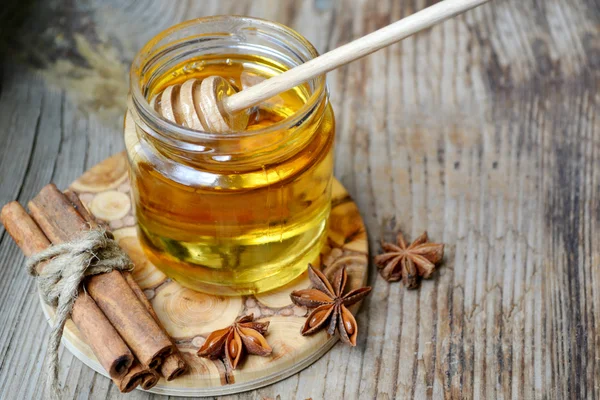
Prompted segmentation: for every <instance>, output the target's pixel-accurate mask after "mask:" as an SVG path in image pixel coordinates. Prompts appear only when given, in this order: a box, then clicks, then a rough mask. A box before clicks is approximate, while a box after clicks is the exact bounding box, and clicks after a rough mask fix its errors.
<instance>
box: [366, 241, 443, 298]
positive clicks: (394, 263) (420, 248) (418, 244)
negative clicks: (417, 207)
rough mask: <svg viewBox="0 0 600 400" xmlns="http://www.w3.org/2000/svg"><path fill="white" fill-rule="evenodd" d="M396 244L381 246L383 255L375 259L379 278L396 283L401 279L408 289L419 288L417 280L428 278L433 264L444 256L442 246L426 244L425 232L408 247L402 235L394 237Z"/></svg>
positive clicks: (433, 267)
mask: <svg viewBox="0 0 600 400" xmlns="http://www.w3.org/2000/svg"><path fill="white" fill-rule="evenodd" d="M396 242H397V244H393V243H385V242H383V243H382V244H381V247H382V248H383V250H384V253H383V254H380V255H378V256H376V257H375V260H374V261H375V264H377V266H378V267H379V268H380V273H381V276H383V278H384V279H385V280H386V281H398V280H400V279H401V278H402V280H403V282H404V285H405V286H406V287H407V288H408V289H416V288H417V287H418V286H419V282H418V281H417V278H418V277H419V276H421V277H423V278H429V277H430V276H431V274H432V272H433V270H434V269H435V264H437V263H438V262H440V261H441V259H442V257H443V256H444V245H443V244H441V243H428V242H427V232H424V233H423V234H422V235H421V236H419V237H418V238H417V239H416V240H415V241H414V242H412V243H411V244H410V246H407V245H406V242H405V241H404V236H402V233H398V236H397V237H396Z"/></svg>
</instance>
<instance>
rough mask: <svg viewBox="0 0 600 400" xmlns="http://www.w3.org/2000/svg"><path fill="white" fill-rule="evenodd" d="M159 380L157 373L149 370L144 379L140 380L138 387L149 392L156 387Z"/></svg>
mask: <svg viewBox="0 0 600 400" xmlns="http://www.w3.org/2000/svg"><path fill="white" fill-rule="evenodd" d="M159 379H160V375H158V372H156V371H155V370H153V369H151V370H149V373H148V374H146V375H144V377H143V378H142V383H141V384H140V386H141V387H142V389H144V390H150V389H152V388H153V387H154V386H156V384H157V383H158V380H159Z"/></svg>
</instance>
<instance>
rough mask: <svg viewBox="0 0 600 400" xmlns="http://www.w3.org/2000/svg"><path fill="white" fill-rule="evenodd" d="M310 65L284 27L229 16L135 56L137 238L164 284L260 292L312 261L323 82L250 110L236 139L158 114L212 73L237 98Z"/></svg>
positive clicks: (322, 220)
mask: <svg viewBox="0 0 600 400" xmlns="http://www.w3.org/2000/svg"><path fill="white" fill-rule="evenodd" d="M316 55H317V53H316V51H315V49H314V48H313V47H312V46H311V45H310V44H309V43H308V42H307V41H306V40H305V39H304V38H303V37H301V36H300V35H299V34H297V33H295V32H294V31H292V30H291V29H289V28H286V27H284V26H282V25H278V24H275V23H272V22H267V21H263V20H257V19H252V18H246V17H228V16H227V17H211V18H206V19H199V20H194V21H190V22H186V23H183V24H181V25H178V26H176V27H174V28H171V29H170V30H168V31H166V32H165V33H163V34H160V35H158V36H157V37H156V38H155V39H153V40H151V41H150V42H149V43H148V44H147V45H146V46H145V47H144V48H143V49H142V50H141V51H140V53H139V54H138V56H137V57H136V59H135V61H134V63H133V66H132V70H131V96H130V102H129V110H128V113H127V115H126V118H125V142H126V147H127V152H128V157H129V163H130V175H131V181H132V189H133V190H132V192H133V196H134V199H133V200H134V203H135V209H136V216H137V221H138V229H139V232H138V234H139V237H140V240H141V242H142V246H143V247H144V250H145V252H146V253H147V255H148V257H149V259H150V260H151V261H152V262H153V264H154V265H156V266H157V267H158V268H159V269H161V270H162V271H163V272H164V273H165V274H166V275H168V276H169V277H171V278H173V279H175V280H176V281H177V282H179V283H181V284H182V285H184V286H187V287H189V288H192V289H195V290H199V291H203V292H209V293H214V294H223V295H234V294H248V293H258V292H263V291H267V290H270V289H273V288H276V287H279V286H281V285H284V284H286V283H288V282H289V281H291V280H293V279H294V278H295V277H297V276H298V275H300V274H301V273H302V272H304V271H305V270H306V268H307V265H308V263H309V262H312V261H314V260H315V259H316V258H317V257H318V256H319V253H320V250H321V248H322V246H323V243H324V241H325V237H326V229H327V219H328V216H329V211H330V200H331V184H332V174H333V152H332V145H333V140H334V117H333V112H332V109H331V106H330V105H329V103H328V99H327V93H326V89H325V85H324V78H323V77H319V78H317V79H315V80H313V81H310V82H307V83H306V84H304V85H300V86H297V87H295V88H293V89H291V90H288V91H286V92H284V93H281V94H280V95H278V96H275V97H273V98H271V99H269V100H267V101H265V102H263V103H260V104H258V105H257V106H256V107H254V108H252V109H250V110H247V111H246V112H248V114H249V123H248V126H247V127H246V128H245V129H243V130H240V131H234V132H227V133H220V134H216V133H211V132H202V131H200V130H196V129H192V128H191V127H190V126H189V124H188V123H186V121H185V119H184V118H181V117H180V116H177V115H163V114H165V113H161V110H162V109H163V108H164V107H163V106H164V104H161V101H164V100H163V99H165V96H166V95H165V91H166V90H169V92H168V99H173V101H174V102H177V101H180V100H181V99H180V98H179V97H178V96H179V91H180V90H181V87H182V85H184V84H185V82H189V81H190V79H195V80H196V81H198V82H201V81H202V79H204V78H207V77H209V76H215V75H216V76H220V77H223V78H225V79H226V80H227V81H228V82H229V83H230V84H231V85H232V86H233V87H234V88H235V89H236V90H243V89H244V88H246V87H248V86H251V85H253V84H255V83H257V82H260V81H262V80H264V79H268V78H269V77H272V76H275V75H277V74H280V73H282V72H283V71H285V70H287V69H289V68H292V67H294V66H295V65H298V64H301V63H303V62H305V61H307V60H309V59H311V58H313V57H315V56H316ZM181 101H182V100H181ZM167 114H168V113H167Z"/></svg>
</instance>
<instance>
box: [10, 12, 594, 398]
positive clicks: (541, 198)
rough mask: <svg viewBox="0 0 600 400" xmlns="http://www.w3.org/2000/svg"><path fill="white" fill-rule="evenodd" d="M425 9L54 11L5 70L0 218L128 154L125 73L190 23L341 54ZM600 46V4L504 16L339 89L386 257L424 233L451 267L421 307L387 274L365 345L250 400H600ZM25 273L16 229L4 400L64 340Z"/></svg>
mask: <svg viewBox="0 0 600 400" xmlns="http://www.w3.org/2000/svg"><path fill="white" fill-rule="evenodd" d="M430 3H432V1H425V0H414V1H408V0H406V1H392V0H384V1H378V2H369V1H365V0H355V1H352V0H338V1H335V0H315V1H304V2H297V1H296V2H295V1H292V0H285V1H269V0H259V1H234V0H228V1H212V0H211V1H202V2H183V1H179V2H164V1H158V0H144V1H128V2H121V1H115V0H109V1H105V2H91V3H90V2H67V3H64V2H60V1H58V0H52V1H49V2H44V3H43V4H41V3H40V5H39V7H33V8H32V9H31V10H30V12H31V14H30V15H29V17H28V18H25V20H24V21H25V22H24V29H26V30H27V31H28V32H29V33H28V34H27V35H22V36H20V37H15V38H14V39H11V41H10V42H9V44H10V46H9V48H10V49H12V50H13V53H11V54H12V55H13V56H11V57H10V58H5V60H4V62H3V67H2V79H1V82H0V127H1V128H2V129H1V130H0V138H1V139H2V141H1V142H2V144H3V146H2V147H0V183H1V184H0V202H1V203H5V202H6V201H8V200H11V199H14V198H19V199H20V200H21V201H25V200H27V199H29V198H31V197H32V196H33V194H34V193H35V192H36V191H37V190H39V188H40V187H41V186H43V184H45V183H47V182H49V181H51V180H54V181H56V182H57V183H58V184H59V186H63V187H64V186H66V185H67V184H68V183H69V182H70V181H71V180H73V179H74V178H75V177H77V176H78V175H79V174H81V172H82V171H83V170H85V169H86V168H88V167H90V166H91V165H93V164H95V163H97V162H98V161H100V160H102V159H103V158H106V157H107V156H108V155H110V154H112V153H114V152H116V151H118V150H120V149H122V141H121V139H120V136H121V132H120V129H119V126H120V117H121V115H122V110H123V107H124V98H123V96H124V95H123V93H126V91H127V89H126V72H127V65H128V63H129V62H130V61H131V59H132V58H133V55H134V54H135V51H136V50H137V49H138V48H139V47H140V46H141V45H142V44H143V43H144V42H145V41H146V40H148V39H149V38H150V37H152V36H153V35H154V34H156V33H157V32H159V31H161V30H163V29H165V28H167V27H168V26H171V25H172V24H174V23H176V22H179V21H182V20H186V19H191V18H195V17H199V16H202V15H210V14H249V15H255V16H259V17H264V18H268V19H272V20H276V21H279V22H282V23H285V24H288V25H290V26H292V27H294V28H296V29H297V30H298V31H299V32H301V33H303V34H305V35H306V36H307V37H308V38H309V39H310V40H311V41H313V42H314V43H315V45H316V47H317V48H318V49H319V50H321V51H325V50H326V49H329V48H333V47H336V46H339V45H341V44H343V43H346V42H348V41H350V40H352V39H353V38H356V37H358V36H360V35H362V34H365V33H367V32H370V31H372V30H373V29H376V28H377V27H380V26H383V25H385V24H386V23H388V22H390V21H392V20H396V19H399V18H401V17H402V16H405V15H409V14H411V13H413V12H414V11H416V10H418V9H421V8H423V7H425V6H427V5H428V4H430ZM2 18H6V16H5V14H2ZM15 18H16V17H15ZM48 27H52V29H50V30H48ZM57 37H60V38H61V39H60V40H58V41H57V40H56V38H57ZM598 43H600V6H599V5H598V2H597V1H594V0H584V1H578V2H564V1H560V0H546V1H541V0H534V1H528V2H525V1H518V0H496V1H494V2H493V3H492V4H488V5H486V6H483V7H481V8H479V9H477V10H473V11H471V12H469V13H468V14H466V15H464V16H460V17H458V18H456V19H454V20H451V21H447V22H446V23H444V24H443V25H440V26H437V27H434V28H432V29H431V30H429V31H427V32H424V33H422V34H420V35H418V36H416V37H413V38H409V39H407V40H405V41H403V42H402V43H401V44H398V45H395V46H392V47H390V48H389V49H386V50H384V51H382V52H379V53H377V54H375V55H373V56H372V57H370V58H368V59H365V60H361V61H358V62H356V63H353V64H351V65H348V66H346V67H344V68H341V69H339V70H337V71H334V72H332V73H331V74H329V76H328V83H329V87H330V90H331V101H332V104H333V106H334V109H335V111H336V114H337V144H336V157H337V159H336V166H335V167H336V169H335V171H336V176H337V177H338V179H340V180H341V181H342V182H343V184H344V185H345V186H346V188H348V190H349V192H350V193H351V194H352V195H353V197H354V198H355V199H356V201H357V203H358V204H359V206H360V209H361V212H362V215H363V217H364V219H365V221H366V223H367V225H368V228H369V234H370V244H371V248H372V250H373V251H377V250H378V246H379V244H378V242H379V240H380V239H381V238H385V239H388V240H389V239H391V238H392V237H393V233H394V232H395V231H396V230H397V229H402V230H403V231H404V232H405V233H406V234H407V236H409V237H411V238H414V237H415V236H416V235H418V234H420V233H421V231H423V230H428V231H429V234H430V236H431V237H432V238H433V239H434V240H436V241H443V242H445V243H448V247H447V255H446V262H445V263H444V265H443V267H441V268H440V269H439V272H438V273H436V275H435V277H434V280H432V281H429V282H425V283H424V284H423V285H422V287H421V289H420V290H419V291H406V290H405V289H404V288H403V287H402V286H401V285H400V284H387V283H385V282H384V281H383V280H382V279H381V278H380V277H379V276H378V274H377V272H376V271H375V269H374V268H373V270H372V271H371V275H370V284H371V285H372V286H373V287H374V292H373V294H372V296H371V297H370V298H369V300H368V301H367V302H365V304H364V306H363V311H362V312H361V314H360V316H359V325H360V326H359V329H361V331H362V333H363V334H364V335H363V336H362V338H361V339H360V343H359V345H358V346H357V348H355V349H348V348H345V347H342V346H336V347H335V348H334V349H333V350H332V351H330V352H329V353H328V354H327V355H326V356H324V357H323V358H322V359H321V360H319V361H318V362H317V363H315V364H314V365H313V366H311V367H309V368H307V369H306V370H305V371H303V372H301V373H300V374H298V375H296V376H293V377H290V378H289V379H287V380H285V381H283V382H279V383H277V384H274V385H272V386H269V387H267V388H264V389H260V390H257V391H253V392H250V393H246V394H243V395H241V396H240V397H239V398H241V399H255V398H275V397H276V396H277V395H280V396H281V398H299V399H302V398H307V397H312V398H314V399H320V398H331V399H334V398H345V399H353V398H382V399H385V398H394V397H396V398H407V397H408V398H419V399H420V398H488V399H494V398H515V399H517V398H526V399H529V398H590V399H598V398H600V385H599V384H598V378H597V377H598V372H599V369H598V368H599V367H598V361H597V360H598V359H599V358H600V346H599V344H600V343H598V340H599V339H598V338H600V331H599V328H598V326H597V321H598V320H600V291H599V290H598V288H599V287H600V286H599V285H600V282H599V279H600V277H599V273H598V268H597V267H598V263H599V260H600V245H599V244H598V241H597V240H595V239H596V238H597V237H598V236H599V235H600V224H599V222H598V221H600V198H599V195H598V193H599V189H600V165H599V164H598V162H597V158H598V154H600V139H599V138H600V122H599V120H598V115H600V107H599V98H598V91H599V87H600V79H599V78H600V77H599V71H600V69H599V67H600V46H599V45H598ZM24 44H30V46H25V45H24ZM14 60H18V61H14ZM36 71H37V72H36ZM85 88H88V89H89V90H84V89H85ZM104 89H106V90H104ZM22 262H23V259H22V256H21V255H20V254H19V252H18V250H17V249H16V247H15V246H14V245H13V244H12V243H11V241H10V240H9V239H8V238H7V237H6V235H4V233H3V230H0V271H1V272H2V279H0V398H7V399H10V398H40V397H41V395H42V393H41V390H40V387H41V385H42V380H43V376H44V375H43V371H42V355H43V354H44V352H45V340H46V334H47V331H48V329H47V327H46V323H45V320H44V318H43V316H42V313H41V311H40V310H39V308H38V306H37V297H36V295H35V290H34V285H33V283H32V281H31V279H30V278H29V277H27V276H26V274H25V272H24V271H23V269H22ZM61 364H62V370H61V371H62V375H61V379H62V381H63V383H66V389H65V390H66V393H67V394H68V396H70V398H92V399H105V398H108V399H118V398H129V399H131V398H139V399H147V398H157V399H158V398H162V397H160V396H154V395H148V394H145V393H142V392H136V393H133V394H130V395H128V396H127V397H125V396H122V395H120V394H119V393H118V391H116V389H115V388H114V387H113V385H111V384H110V383H109V381H108V380H106V379H104V378H103V377H101V376H99V375H97V374H94V373H92V372H91V371H90V370H89V369H88V368H87V367H85V366H84V365H83V364H81V363H80V362H79V361H78V360H76V359H74V358H73V357H72V356H71V355H70V354H68V352H63V354H62V357H61ZM15 396H17V397H15ZM228 398H236V397H234V396H229V397H228Z"/></svg>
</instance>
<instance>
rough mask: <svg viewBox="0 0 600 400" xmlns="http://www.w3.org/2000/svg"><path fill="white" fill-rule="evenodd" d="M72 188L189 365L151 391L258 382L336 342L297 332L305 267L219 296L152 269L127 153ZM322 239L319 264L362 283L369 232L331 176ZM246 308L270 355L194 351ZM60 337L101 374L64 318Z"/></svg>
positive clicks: (223, 388) (221, 389)
mask: <svg viewBox="0 0 600 400" xmlns="http://www.w3.org/2000/svg"><path fill="white" fill-rule="evenodd" d="M70 189H71V190H73V191H75V192H77V193H78V194H79V196H80V198H81V200H82V202H83V203H84V204H85V205H86V207H87V208H88V209H89V211H91V212H92V214H94V216H96V217H97V218H98V219H100V220H103V221H105V222H106V223H107V224H108V225H109V226H110V228H111V229H112V231H113V234H114V235H115V239H116V240H117V241H118V242H119V244H120V245H121V247H123V249H124V250H125V251H126V252H127V253H128V254H129V255H130V257H131V258H132V259H133V261H134V262H135V270H134V271H133V276H134V278H135V280H136V281H137V282H138V284H139V285H140V287H141V288H142V289H143V290H144V293H145V294H146V296H148V298H149V299H150V301H151V302H152V305H153V306H154V309H155V311H156V313H157V314H158V316H159V318H160V320H161V322H162V323H163V325H164V326H165V328H166V329H167V331H168V333H169V335H171V337H173V338H174V339H175V341H176V343H177V346H178V347H179V349H180V350H181V352H182V354H183V356H184V357H185V359H186V361H187V362H188V363H189V365H190V367H191V372H189V373H187V374H186V375H184V376H182V377H180V378H177V379H175V380H173V381H171V382H166V381H165V380H164V379H161V381H160V382H159V383H158V384H157V385H156V386H155V387H154V388H152V389H151V390H150V392H153V393H159V394H164V395H170V396H189V397H201V396H216V395H226V394H233V393H238V392H243V391H246V390H251V389H256V388H259V387H262V386H265V385H268V384H271V383H274V382H277V381H279V380H281V379H284V378H286V377H288V376H290V375H293V374H295V373H296V372H298V371H300V370H302V369H303V368H306V367H307V366H309V365H310V364H312V363H313V362H315V361H316V360H317V359H318V358H319V357H321V356H322V355H323V354H325V353H326V352H327V351H328V350H329V349H330V348H331V347H332V346H333V345H334V344H335V342H336V341H337V337H332V338H328V337H327V334H326V333H325V332H323V331H322V332H319V333H317V334H315V335H312V336H302V335H300V329H301V327H302V325H303V324H304V321H305V317H306V315H307V314H308V312H307V309H306V308H304V307H299V306H295V305H294V304H292V302H291V300H290V293H291V292H292V291H293V290H296V289H304V288H308V287H310V282H309V280H308V278H307V274H306V273H304V274H303V275H301V276H300V277H299V278H297V279H296V280H294V281H293V282H291V283H289V284H287V285H285V286H284V287H282V288H280V289H277V290H274V291H271V292H267V293H263V294H258V295H251V296H237V297H221V296H214V295H209V294H203V293H198V292H195V291H192V290H190V289H186V288H184V287H182V286H180V285H179V284H177V283H176V282H174V281H172V280H170V279H169V278H167V277H166V276H165V275H164V274H163V273H162V272H161V271H159V270H158V269H156V267H154V266H153V265H152V264H151V263H150V262H149V261H148V260H147V259H146V257H145V255H144V252H143V251H142V248H141V246H140V243H139V242H138V238H137V233H136V226H135V225H136V222H135V215H134V214H133V213H134V209H133V207H132V203H131V196H130V185H129V179H128V171H127V159H126V156H125V154H123V153H120V154H117V155H115V156H113V157H111V158H109V159H107V160H105V161H103V162H102V163H100V164H98V165H96V166H95V167H93V168H91V169H90V170H89V171H87V172H86V173H84V174H83V175H82V176H81V177H80V178H79V179H77V180H76V181H75V182H73V184H72V185H71V187H70ZM328 238H329V240H328V245H327V246H326V247H325V248H324V249H323V251H322V253H321V256H320V260H317V263H320V267H321V268H322V271H323V272H324V273H325V274H326V275H327V276H328V277H329V278H331V277H332V276H333V274H334V273H335V272H336V271H337V270H338V269H339V268H341V267H342V266H344V265H345V266H346V267H347V270H348V274H349V281H348V290H350V289H354V288H357V287H361V286H364V284H365V283H366V280H367V275H368V274H367V267H368V264H369V262H368V242H367V233H366V231H365V227H364V224H363V222H362V219H361V217H360V214H359V211H358V208H357V207H356V204H354V202H353V201H352V199H351V198H350V196H349V195H348V193H347V192H346V190H345V189H344V188H343V186H342V185H341V184H340V183H339V182H338V181H337V180H336V181H335V182H334V184H333V197H332V210H331V217H330V223H329V233H328ZM42 305H43V308H44V313H45V314H46V317H47V318H48V319H49V321H50V320H51V319H53V317H54V309H53V308H52V307H49V306H47V305H45V304H44V303H43V302H42ZM250 313H253V314H254V316H255V317H256V318H257V319H260V320H264V321H270V323H271V324H270V326H269V331H268V333H267V335H266V338H267V340H268V342H269V344H270V345H271V346H272V348H273V354H272V355H271V356H270V357H258V356H246V357H245V359H244V360H243V361H242V363H241V364H240V365H238V367H237V369H236V370H234V371H232V370H230V369H229V368H228V367H227V366H226V365H225V364H224V363H223V362H222V361H221V360H208V359H204V358H199V357H197V356H196V352H197V350H198V348H200V346H201V345H202V343H203V342H204V340H205V338H206V336H208V334H209V333H210V332H212V331H213V330H215V329H220V328H224V327H226V326H228V325H230V324H231V323H232V322H233V321H234V320H235V319H236V318H237V317H238V316H241V315H245V314H250ZM63 344H64V345H65V346H66V347H67V348H68V349H69V350H70V351H71V353H73V354H74V355H75V356H76V357H77V358H79V359H80V360H81V361H83V362H84V363H85V364H86V365H88V366H89V367H91V368H92V369H94V370H95V371H97V372H99V373H101V374H102V375H105V376H107V374H106V372H105V371H104V369H103V368H102V367H101V366H100V364H99V363H98V361H97V360H96V358H95V357H94V355H93V353H92V351H91V350H90V348H89V347H88V346H87V345H86V344H85V343H84V342H83V341H82V339H81V337H80V335H79V332H78V331H77V328H76V327H75V326H74V325H73V323H72V321H70V320H69V321H68V322H67V325H66V327H65V331H64V336H63Z"/></svg>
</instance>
